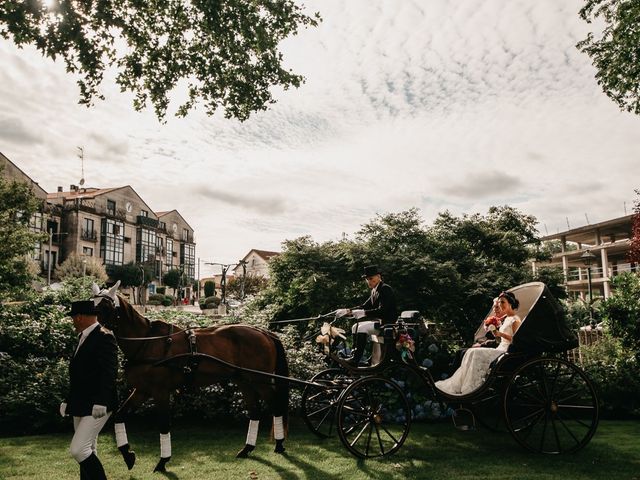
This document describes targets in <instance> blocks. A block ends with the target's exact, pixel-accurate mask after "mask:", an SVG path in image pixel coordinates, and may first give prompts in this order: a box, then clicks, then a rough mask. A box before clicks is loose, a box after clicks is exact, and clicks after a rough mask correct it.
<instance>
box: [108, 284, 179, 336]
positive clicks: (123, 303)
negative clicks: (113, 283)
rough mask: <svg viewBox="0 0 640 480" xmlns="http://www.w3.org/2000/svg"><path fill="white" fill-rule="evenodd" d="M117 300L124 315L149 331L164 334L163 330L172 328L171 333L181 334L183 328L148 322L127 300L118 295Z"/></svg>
mask: <svg viewBox="0 0 640 480" xmlns="http://www.w3.org/2000/svg"><path fill="white" fill-rule="evenodd" d="M118 300H119V301H120V307H119V308H121V309H123V310H124V311H125V312H126V314H127V315H128V316H129V317H130V318H135V319H136V320H137V321H139V322H141V323H143V324H144V325H146V326H147V327H148V328H149V329H154V331H158V332H159V333H164V332H165V330H166V331H168V330H169V327H172V328H173V332H174V333H177V332H181V331H183V330H184V328H182V327H179V326H178V325H175V324H173V323H169V322H165V321H164V320H153V321H151V320H149V319H148V318H147V317H145V316H144V315H142V314H141V313H140V312H138V310H136V309H135V308H134V307H133V305H131V303H129V301H128V300H126V299H125V298H124V297H123V296H122V295H120V294H118Z"/></svg>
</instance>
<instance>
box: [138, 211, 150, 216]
mask: <svg viewBox="0 0 640 480" xmlns="http://www.w3.org/2000/svg"><path fill="white" fill-rule="evenodd" d="M140 216H141V217H148V216H149V212H147V211H146V210H140Z"/></svg>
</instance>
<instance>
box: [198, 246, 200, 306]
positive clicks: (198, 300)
mask: <svg viewBox="0 0 640 480" xmlns="http://www.w3.org/2000/svg"><path fill="white" fill-rule="evenodd" d="M198 301H200V257H198Z"/></svg>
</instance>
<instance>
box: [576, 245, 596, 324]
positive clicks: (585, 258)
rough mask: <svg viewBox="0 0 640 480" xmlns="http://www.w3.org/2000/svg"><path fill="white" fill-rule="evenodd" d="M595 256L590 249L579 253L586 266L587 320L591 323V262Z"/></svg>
mask: <svg viewBox="0 0 640 480" xmlns="http://www.w3.org/2000/svg"><path fill="white" fill-rule="evenodd" d="M595 258H596V256H595V255H594V254H593V253H591V250H585V252H584V253H583V254H582V255H580V259H581V260H582V261H583V262H584V264H585V265H586V266H587V286H588V288H589V320H590V321H591V323H593V311H592V310H591V305H592V304H593V289H592V288H591V263H592V262H593V260H594V259H595Z"/></svg>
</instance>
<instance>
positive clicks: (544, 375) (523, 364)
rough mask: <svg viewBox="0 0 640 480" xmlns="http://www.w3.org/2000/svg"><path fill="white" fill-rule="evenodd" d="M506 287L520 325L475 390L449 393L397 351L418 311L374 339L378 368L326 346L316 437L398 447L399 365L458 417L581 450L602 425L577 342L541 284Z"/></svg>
mask: <svg viewBox="0 0 640 480" xmlns="http://www.w3.org/2000/svg"><path fill="white" fill-rule="evenodd" d="M510 291H511V292H514V293H515V294H516V296H517V298H518V300H519V301H520V308H519V309H518V315H519V316H520V318H521V320H522V324H521V326H520V328H519V329H518V331H517V332H516V334H515V335H514V337H513V342H512V344H511V345H510V346H509V349H508V351H507V352H506V353H504V354H502V355H501V356H500V357H498V359H497V360H495V361H494V362H493V363H492V364H491V368H490V371H489V374H488V376H487V378H486V381H485V382H484V383H483V384H482V385H481V386H480V387H479V388H477V389H476V390H474V391H473V392H470V393H468V394H466V395H450V394H448V393H446V392H443V391H441V390H439V389H438V388H437V387H436V384H435V380H434V378H433V377H432V375H431V372H430V371H429V369H428V368H425V367H423V366H420V365H419V364H418V363H417V362H416V361H415V359H414V358H413V357H410V356H409V357H407V356H404V357H402V356H401V355H400V353H399V352H398V350H397V349H396V339H397V337H398V335H399V334H400V333H402V332H403V331H406V329H407V327H417V326H420V327H421V326H422V325H418V324H416V322H415V316H414V314H413V313H409V314H406V313H404V314H403V315H402V316H401V318H400V319H399V321H398V323H397V324H396V325H394V326H392V327H387V328H385V330H384V332H383V333H382V334H381V335H380V336H378V337H375V336H374V337H373V338H372V341H373V342H374V343H376V344H378V345H379V346H380V347H381V349H380V351H381V355H380V359H379V361H377V362H375V361H374V362H373V365H371V366H366V367H362V366H360V367H355V366H352V365H350V364H349V363H348V362H345V361H344V360H343V359H342V358H341V357H340V356H339V355H338V354H337V351H336V349H331V350H330V352H329V355H330V357H331V358H332V359H333V360H334V361H335V362H336V364H337V365H338V367H337V368H331V369H328V370H324V371H322V372H320V373H319V374H317V375H316V376H315V377H313V378H312V379H311V383H312V384H309V385H307V386H306V387H305V390H304V392H303V397H302V415H303V418H304V420H305V423H306V424H307V425H308V426H309V428H310V429H311V431H312V432H314V433H315V434H316V435H318V436H319V437H329V436H333V435H334V434H335V433H337V434H338V436H339V437H340V440H341V441H342V443H343V444H344V445H345V447H346V448H347V449H348V450H349V451H350V452H351V453H352V454H354V455H356V456H358V457H363V458H368V457H380V456H386V455H390V454H393V453H394V452H396V451H397V450H398V449H399V448H400V447H401V446H402V444H403V443H404V441H405V439H406V438H407V435H408V433H409V429H410V426H411V421H412V417H413V410H412V408H411V406H410V401H409V398H408V397H410V395H411V392H410V389H409V391H408V390H407V388H406V385H405V384H403V383H404V382H403V381H399V380H398V379H397V378H398V376H399V375H398V373H399V372H400V376H402V375H404V376H405V378H408V377H411V378H413V379H418V380H419V381H420V382H422V383H423V384H424V386H425V387H426V388H427V390H428V391H429V392H431V395H432V397H433V401H434V402H439V403H441V404H446V405H448V406H449V407H450V408H452V409H453V412H454V414H453V415H452V418H453V420H454V423H456V424H459V423H460V421H461V418H462V417H464V416H467V417H468V419H467V421H466V422H465V426H469V425H472V426H474V425H475V423H476V421H478V422H479V423H481V424H483V425H484V426H485V427H488V428H491V429H497V430H504V429H506V430H507V431H508V432H509V433H510V434H511V435H512V436H513V438H514V439H515V440H516V441H517V442H518V443H519V444H520V445H522V446H523V447H524V448H526V449H528V450H530V451H533V452H538V453H547V454H560V453H572V452H576V451H578V450H580V449H581V448H583V447H584V446H585V445H586V444H587V443H589V441H590V440H591V438H592V437H593V435H594V433H595V431H596V428H597V425H598V398H597V395H596V392H595V389H594V387H593V385H592V383H591V381H590V380H589V378H588V377H587V376H586V374H585V373H584V372H583V371H582V370H581V369H580V368H579V367H578V366H577V365H575V364H574V363H572V362H571V361H569V360H568V355H567V353H568V351H570V350H571V349H573V348H575V347H576V346H577V340H576V338H575V335H574V334H573V333H572V332H571V331H570V330H569V329H568V328H567V326H566V324H565V323H564V317H563V314H562V310H561V307H560V305H559V304H558V302H557V301H556V300H555V299H554V298H553V296H552V295H551V293H550V292H549V289H548V288H547V287H546V286H545V285H544V284H543V283H540V282H533V283H527V284H525V285H521V286H518V287H515V288H513V289H511V290H510ZM490 314H491V313H490ZM490 314H489V315H490ZM403 317H404V318H403ZM423 325H424V324H423ZM483 325H484V320H483V322H481V325H480V327H479V328H478V331H477V333H476V337H484V334H485V331H484V327H483ZM390 372H393V374H391V373H390Z"/></svg>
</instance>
